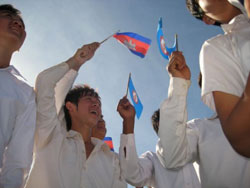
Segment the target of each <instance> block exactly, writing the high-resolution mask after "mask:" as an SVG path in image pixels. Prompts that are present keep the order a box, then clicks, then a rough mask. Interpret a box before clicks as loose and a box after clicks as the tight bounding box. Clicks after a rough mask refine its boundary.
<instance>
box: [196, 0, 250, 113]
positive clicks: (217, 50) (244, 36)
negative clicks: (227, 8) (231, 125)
mask: <svg viewBox="0 0 250 188" xmlns="http://www.w3.org/2000/svg"><path fill="white" fill-rule="evenodd" d="M228 1H229V2H230V3H231V4H232V5H234V6H235V7H238V8H239V9H240V10H241V11H242V13H243V14H240V15H238V16H236V17H234V18H233V19H232V20H231V21H230V22H229V23H228V24H222V25H221V27H222V29H223V30H224V34H223V35H218V36H216V37H213V38H211V39H209V40H207V41H205V42H204V44H203V46H202V49H201V52H200V68H201V73H202V92H201V95H202V100H203V102H204V103H205V104H206V105H208V107H210V108H211V109H212V110H213V111H214V112H216V109H215V104H214V99H213V91H220V92H224V93H228V94H231V95H235V96H238V97H241V96H242V94H243V91H244V89H245V87H246V82H247V78H248V75H249V72H250V63H249V61H250V20H249V19H248V17H247V15H246V11H245V9H244V7H243V6H242V4H241V3H240V2H238V0H228Z"/></svg>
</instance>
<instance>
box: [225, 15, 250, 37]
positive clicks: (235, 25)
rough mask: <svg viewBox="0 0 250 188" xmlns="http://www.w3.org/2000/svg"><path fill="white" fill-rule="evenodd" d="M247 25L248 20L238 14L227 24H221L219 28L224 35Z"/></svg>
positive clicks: (249, 22)
mask: <svg viewBox="0 0 250 188" xmlns="http://www.w3.org/2000/svg"><path fill="white" fill-rule="evenodd" d="M249 24H250V20H249V19H248V18H247V17H246V16H245V15H244V14H240V15H238V16H235V17H234V18H233V19H232V20H231V21H230V22H229V23H228V24H222V25H221V27H222V29H223V31H224V32H225V33H231V32H233V31H236V30H238V29H240V28H242V26H246V25H249Z"/></svg>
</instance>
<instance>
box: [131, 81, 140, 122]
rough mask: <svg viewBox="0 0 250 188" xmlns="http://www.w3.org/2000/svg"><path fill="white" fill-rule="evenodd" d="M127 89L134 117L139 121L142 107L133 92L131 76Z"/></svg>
mask: <svg viewBox="0 0 250 188" xmlns="http://www.w3.org/2000/svg"><path fill="white" fill-rule="evenodd" d="M128 89H129V94H130V97H131V100H132V102H133V105H134V108H135V112H136V117H137V119H139V118H140V116H141V113H142V110H143V105H142V103H141V100H140V99H139V96H138V94H137V92H136V90H135V87H134V84H133V82H132V78H131V76H129V82H128Z"/></svg>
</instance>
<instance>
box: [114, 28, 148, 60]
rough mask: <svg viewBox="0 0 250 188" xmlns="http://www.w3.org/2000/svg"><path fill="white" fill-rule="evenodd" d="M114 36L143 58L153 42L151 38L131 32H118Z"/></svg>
mask: <svg viewBox="0 0 250 188" xmlns="http://www.w3.org/2000/svg"><path fill="white" fill-rule="evenodd" d="M113 37H114V38H116V39H117V40H118V41H119V42H121V43H122V44H123V45H125V46H126V47H127V48H128V49H129V50H130V51H131V52H132V53H133V54H135V55H138V56H140V57H141V58H143V57H145V55H146V53H147V51H148V49H149V47H150V44H151V40H150V39H148V38H146V37H143V36H141V35H138V34H136V33H131V32H126V33H116V34H115V35H113Z"/></svg>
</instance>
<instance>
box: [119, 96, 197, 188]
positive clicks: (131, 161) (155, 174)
mask: <svg viewBox="0 0 250 188" xmlns="http://www.w3.org/2000/svg"><path fill="white" fill-rule="evenodd" d="M117 111H118V112H119V114H120V115H121V117H122V118H123V134H122V135H121V143H120V149H119V155H120V164H121V171H122V175H123V176H124V178H125V180H126V181H127V182H128V183H129V184H131V185H133V186H136V187H143V186H150V187H155V188H180V187H181V188H199V187H200V183H199V180H198V177H197V175H196V172H195V169H194V167H193V164H192V163H189V164H187V165H184V167H183V168H180V169H178V170H169V169H166V168H165V167H164V166H163V165H162V164H161V162H160V160H161V159H159V156H157V154H156V153H154V152H151V151H147V152H145V153H144V154H142V155H141V156H140V157H138V156H137V152H136V148H135V139H134V118H135V110H134V107H133V106H132V105H131V104H130V103H129V101H128V99H127V98H125V97H124V98H123V99H121V100H120V102H119V104H118V107H117ZM152 124H153V127H154V130H155V132H156V133H157V134H158V127H159V112H158V113H157V112H155V113H154V114H153V116H152ZM156 150H158V148H156Z"/></svg>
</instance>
